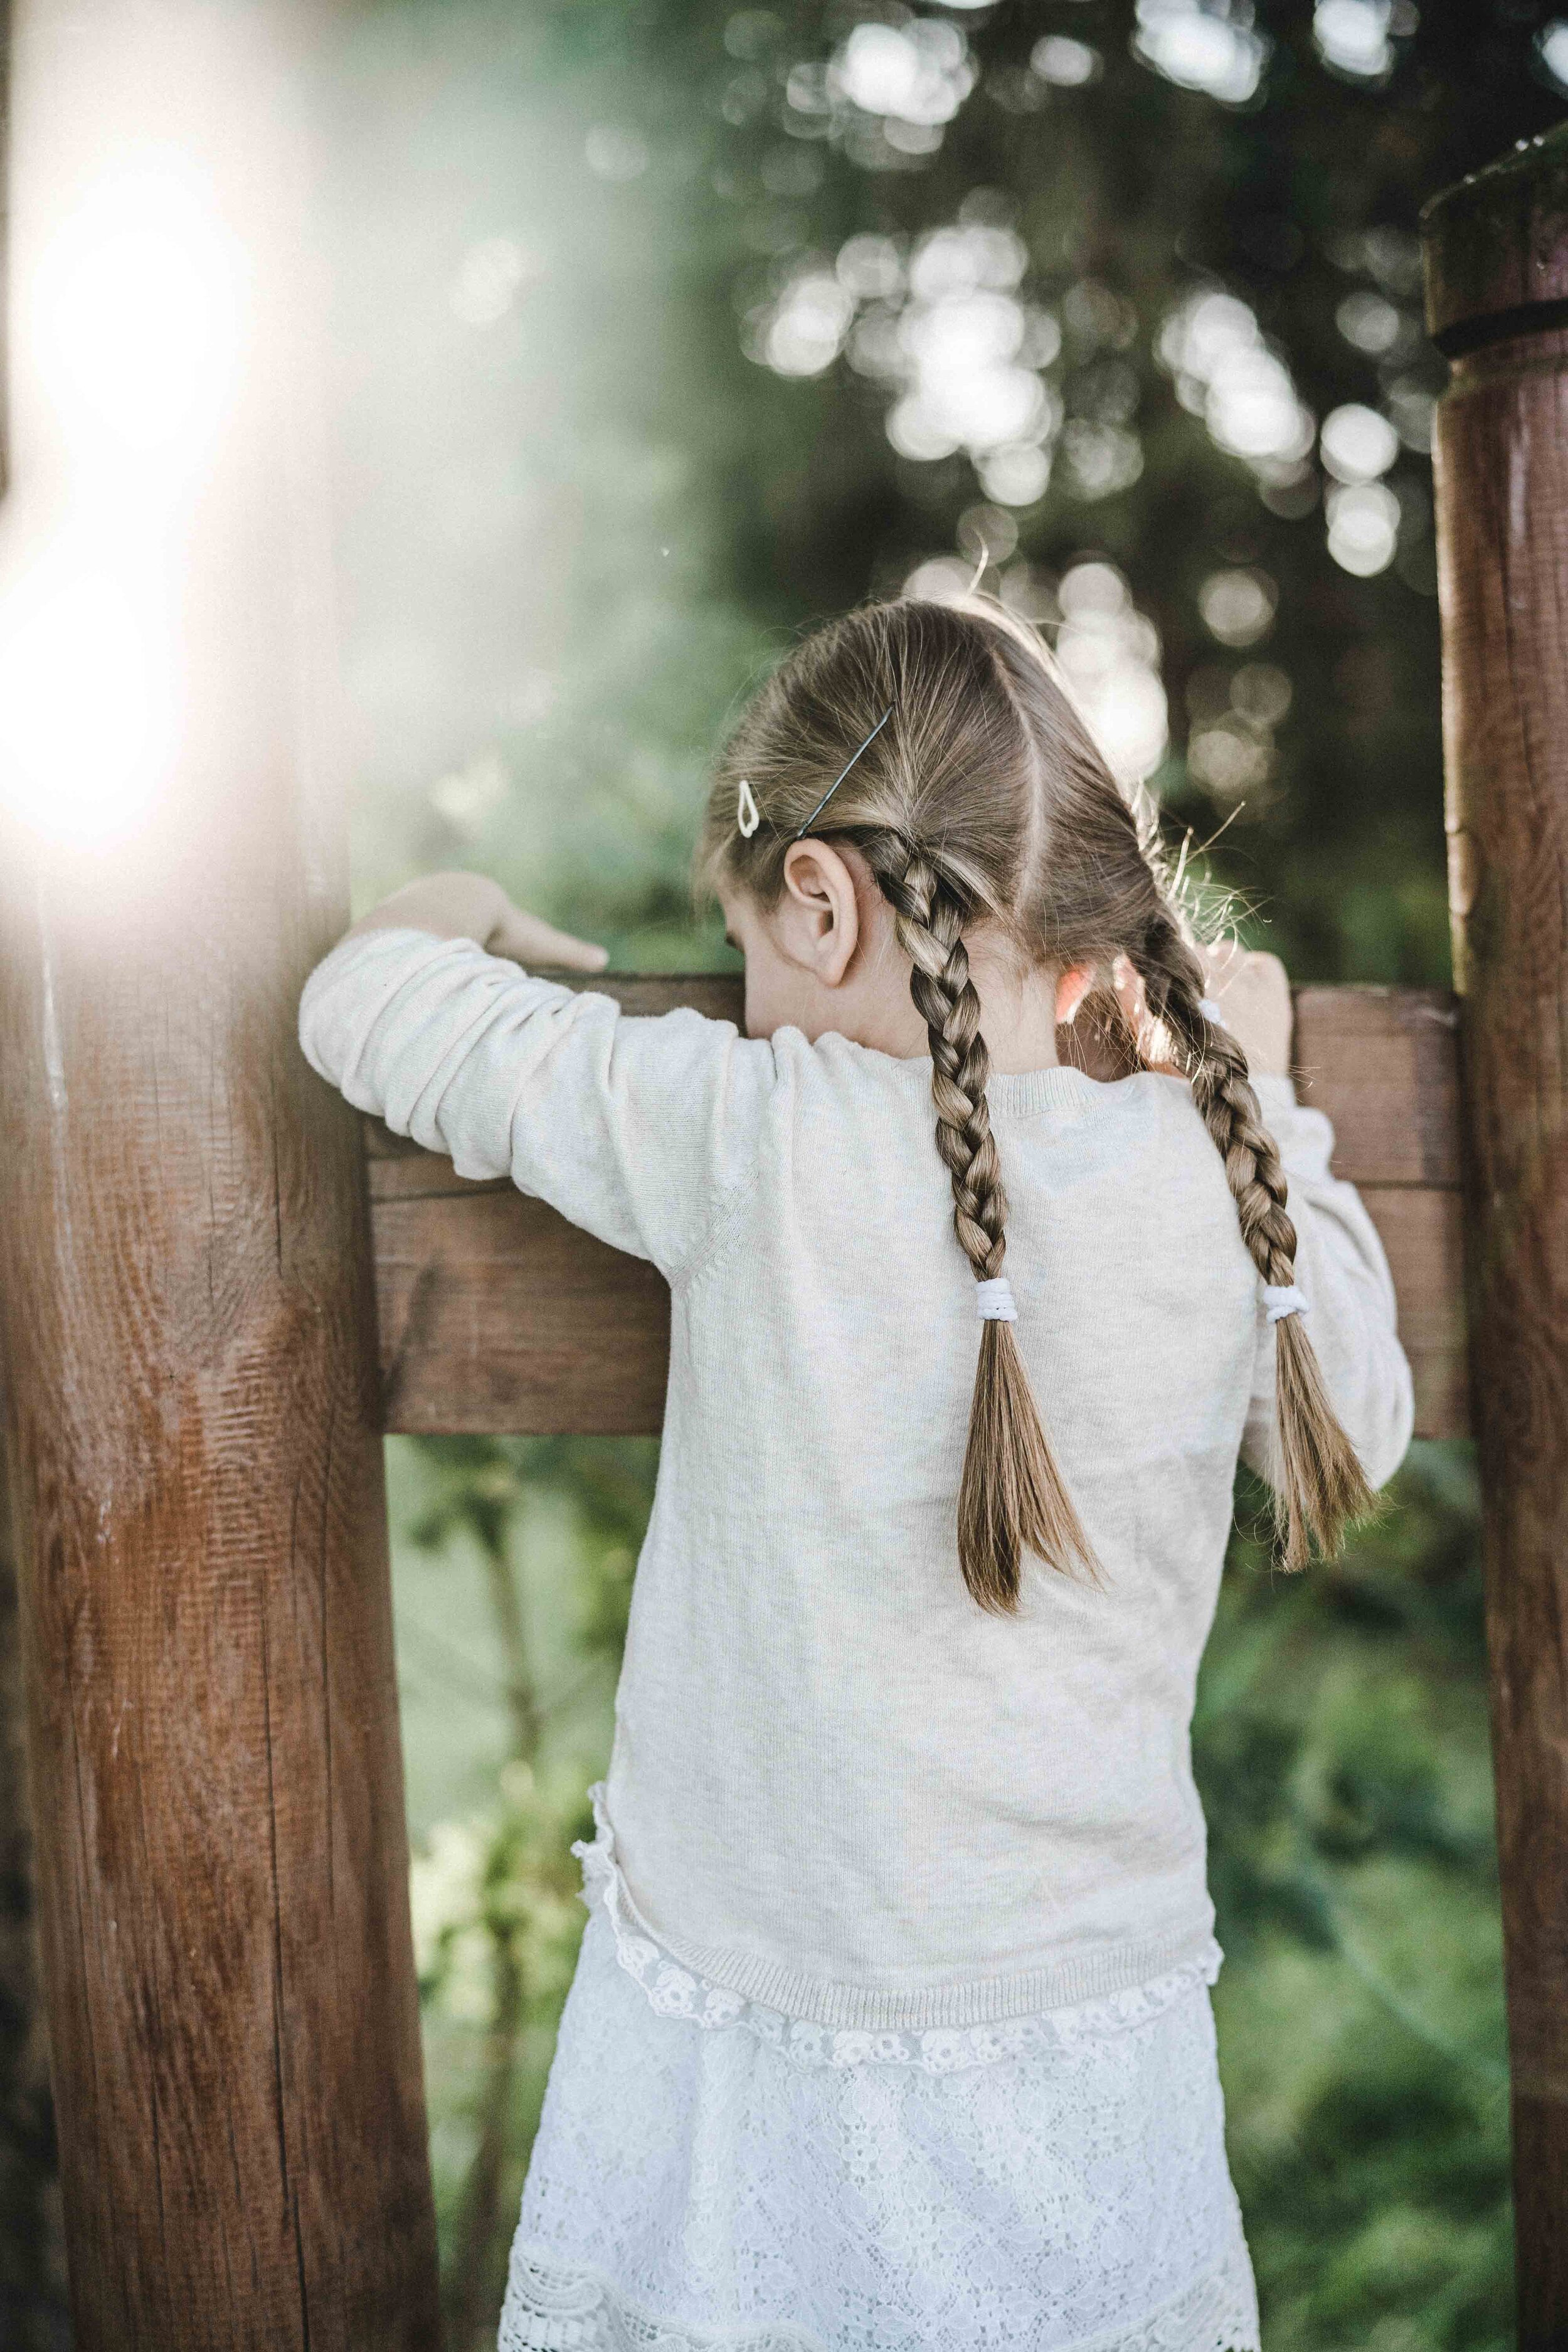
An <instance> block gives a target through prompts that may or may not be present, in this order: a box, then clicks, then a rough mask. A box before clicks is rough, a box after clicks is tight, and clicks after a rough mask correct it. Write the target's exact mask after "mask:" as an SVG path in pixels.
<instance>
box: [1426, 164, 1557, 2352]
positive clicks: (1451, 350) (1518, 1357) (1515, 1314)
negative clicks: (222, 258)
mask: <svg viewBox="0 0 1568 2352" xmlns="http://www.w3.org/2000/svg"><path fill="white" fill-rule="evenodd" d="M1426 268H1427V308H1428V315H1429V322H1430V326H1431V330H1432V332H1433V334H1434V336H1435V338H1436V341H1437V343H1438V345H1439V347H1440V348H1441V349H1442V350H1443V351H1444V352H1446V353H1447V356H1448V357H1449V359H1450V360H1451V361H1452V362H1453V377H1452V382H1451V383H1450V387H1449V389H1448V392H1447V395H1446V397H1445V398H1444V400H1443V401H1442V403H1441V404H1440V407H1439V409H1438V414H1437V429H1436V451H1435V457H1436V484H1437V520H1438V540H1439V548H1440V556H1441V593H1442V613H1443V646H1444V690H1443V701H1444V738H1445V746H1446V764H1447V826H1448V845H1449V877H1450V898H1451V904H1452V910H1453V920H1454V945H1455V964H1456V979H1457V982H1458V989H1459V992H1460V1000H1461V1067H1462V1073H1463V1086H1464V1117H1463V1119H1462V1122H1461V1128H1462V1136H1463V1175H1464V1190H1465V1194H1466V1223H1465V1243H1466V1261H1467V1287H1468V1300H1469V1318H1470V1330H1471V1358H1470V1370H1471V1397H1472V1414H1473V1419H1474V1424H1475V1429H1476V1434H1477V1439H1478V1442H1479V1453H1480V1466H1481V1475H1482V1478H1483V1482H1484V1486H1485V1497H1486V1500H1485V1526H1486V1535H1485V1541H1486V1575H1487V1622H1488V1638H1489V1647H1490V1653H1491V1677H1492V1723H1493V1741H1494V1752H1495V1757H1496V1765H1497V1803H1498V1829H1499V1840H1500V1863H1501V1871H1502V1895H1503V1927H1504V1934H1505V1937H1506V1944H1507V1979H1508V2008H1509V2032H1510V2043H1511V2050H1512V2063H1513V2147H1514V2191H1515V2200H1516V2214H1517V2221H1516V2228H1517V2242H1518V2252H1519V2302H1520V2322H1519V2341H1520V2344H1521V2347H1522V2348H1523V2352H1547V2347H1557V2352H1561V2347H1563V2346H1564V2345H1568V629H1565V622H1568V131H1563V130H1559V131H1552V133H1550V134H1549V135H1548V136H1547V137H1546V138H1544V139H1540V140H1535V141H1532V142H1530V143H1529V144H1528V145H1523V146H1521V147H1520V148H1518V149H1516V150H1515V152H1513V153H1512V154H1510V155H1508V156H1505V157H1504V158H1503V159H1502V160H1501V161H1500V163H1495V164H1493V165H1492V166H1491V167H1490V168H1489V170H1487V171H1485V172H1481V173H1478V174H1477V175H1476V176H1475V177H1474V178H1472V179H1469V180H1467V181H1465V182H1463V183H1462V184H1460V185H1459V186H1458V187H1457V188H1452V189H1450V190H1448V191H1447V193H1446V194H1443V195H1441V196H1439V197H1437V198H1436V200H1435V202H1434V203H1433V204H1432V205H1430V206H1429V207H1428V210H1427V214H1426Z"/></svg>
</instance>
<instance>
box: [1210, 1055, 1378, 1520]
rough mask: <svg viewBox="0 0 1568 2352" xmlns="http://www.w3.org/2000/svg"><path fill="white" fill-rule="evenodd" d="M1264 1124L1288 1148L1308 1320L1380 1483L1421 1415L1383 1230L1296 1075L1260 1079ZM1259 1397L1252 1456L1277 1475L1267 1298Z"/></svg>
mask: <svg viewBox="0 0 1568 2352" xmlns="http://www.w3.org/2000/svg"><path fill="white" fill-rule="evenodd" d="M1255 1083H1256V1085H1257V1089H1258V1102H1259V1105H1260V1107H1261V1108H1262V1112H1263V1118H1264V1124H1265V1125H1266V1126H1267V1128H1268V1131H1269V1133H1270V1134H1271V1135H1272V1136H1273V1138H1274V1139H1275V1141H1276V1143H1277V1144H1278V1145H1279V1156H1280V1158H1281V1160H1283V1162H1284V1167H1285V1174H1286V1179H1287V1181H1288V1182H1289V1211H1290V1217H1291V1220H1292V1222H1293V1223H1294V1224H1295V1227H1296V1236H1297V1250H1296V1280H1297V1282H1298V1284H1299V1285H1300V1288H1301V1290H1302V1291H1303V1292H1304V1293H1305V1295H1306V1297H1307V1302H1308V1315H1307V1328H1308V1330H1309V1332H1310V1335H1311V1340H1312V1346H1313V1349H1314V1350H1315V1352H1316V1354H1317V1358H1318V1361H1319V1363H1320V1364H1321V1367H1322V1371H1323V1378H1324V1380H1325V1381H1326V1382H1327V1385H1328V1390H1329V1394H1330V1396H1331V1398H1332V1400H1333V1405H1334V1410H1335V1412H1337V1413H1338V1414H1339V1417H1340V1420H1341V1422H1342V1424H1343V1426H1344V1429H1345V1431H1346V1433H1348V1435H1349V1437H1350V1439H1351V1442H1352V1444H1353V1445H1354V1447H1355V1449H1356V1452H1357V1453H1358V1454H1360V1456H1361V1460H1362V1466H1363V1469H1364V1470H1365V1472H1366V1475H1367V1477H1368V1480H1369V1481H1370V1483H1371V1484H1372V1485H1373V1486H1385V1485H1386V1484H1387V1482H1388V1480H1389V1479H1390V1478H1392V1477H1393V1475H1394V1472H1395V1471H1396V1470H1397V1469H1398V1467H1399V1465H1400V1463H1401V1462H1402V1461H1403V1460H1404V1458H1405V1448H1406V1447H1407V1446H1408V1445H1409V1443H1410V1434H1411V1429H1412V1425H1413V1423H1414V1418H1415V1404H1414V1400H1413V1397H1412V1393H1411V1384H1410V1366H1409V1364H1408V1363H1407V1362H1406V1360H1405V1350H1404V1349H1403V1348H1402V1347H1401V1346H1400V1344H1399V1339H1398V1335H1397V1328H1396V1321H1395V1305H1394V1282H1393V1278H1392V1276H1390V1274H1389V1271H1388V1260H1387V1259H1386V1258H1385V1257H1384V1252H1383V1244H1382V1242H1381V1241H1380V1240H1379V1239H1378V1235H1377V1229H1376V1227H1375V1226H1374V1225H1373V1222H1372V1219H1371V1218H1370V1217H1369V1216H1368V1215H1367V1213H1366V1211H1365V1209H1364V1208H1363V1205H1362V1202H1361V1197H1360V1195H1359V1193H1358V1192H1356V1189H1355V1187H1354V1185H1353V1184H1346V1183H1343V1182H1342V1181H1340V1180H1339V1179H1338V1178H1337V1177H1334V1176H1331V1174H1330V1172H1329V1160H1330V1156H1331V1153H1332V1150H1333V1148H1334V1131H1333V1129H1332V1128H1331V1126H1330V1124H1329V1122H1328V1120H1327V1119H1326V1118H1324V1117H1323V1115H1322V1113H1321V1111H1316V1110H1308V1109H1306V1108H1303V1107H1302V1106H1301V1105H1300V1104H1299V1103H1298V1102H1297V1100H1296V1090H1295V1088H1294V1087H1293V1086H1292V1085H1291V1084H1290V1082H1289V1079H1288V1078H1267V1077H1266V1078H1259V1079H1258V1080H1257V1081H1255ZM1258 1325H1259V1328H1258V1356H1257V1363H1256V1369H1255V1372H1254V1376H1253V1386H1252V1399H1251V1403H1250V1405H1249V1408H1248V1411H1247V1429H1246V1434H1245V1436H1244V1438H1243V1440H1242V1448H1241V1452H1242V1459H1243V1460H1244V1461H1245V1462H1246V1463H1247V1465H1249V1467H1251V1468H1252V1469H1254V1470H1256V1471H1257V1472H1258V1475H1259V1476H1261V1477H1265V1478H1266V1477H1268V1473H1269V1465H1270V1461H1271V1458H1272V1453H1273V1447H1274V1443H1275V1438H1274V1368H1275V1335H1274V1329H1273V1326H1272V1325H1271V1324H1270V1323H1268V1321H1267V1320H1266V1318H1265V1317H1264V1314H1263V1309H1262V1306H1261V1302H1260V1303H1259V1307H1258Z"/></svg>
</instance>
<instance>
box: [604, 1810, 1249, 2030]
mask: <svg viewBox="0 0 1568 2352" xmlns="http://www.w3.org/2000/svg"><path fill="white" fill-rule="evenodd" d="M589 1793H590V1795H591V1797H592V1799H593V1804H594V1822H595V1829H596V1831H597V1832H598V1835H597V1837H596V1839H595V1846H596V1847H597V1849H598V1850H599V1853H601V1855H602V1856H603V1859H604V1861H605V1863H606V1864H608V1866H609V1868H610V1869H611V1870H613V1871H614V1873H615V1874H616V1880H617V1882H618V1884H617V1887H616V1895H617V1903H618V1906H619V1908H620V1909H621V1910H622V1911H623V1912H624V1914H625V1916H626V1918H627V1919H628V1920H629V1922H630V1923H631V1925H632V1927H634V1928H635V1929H636V1931H637V1934H639V1935H641V1936H643V1937H647V1941H648V1942H649V1943H650V1944H653V1945H657V1947H658V1949H659V1951H660V1952H661V1953H663V1954H664V1955H665V1956H666V1957H667V1958H669V1959H672V1960H674V1961H676V1962H677V1963H678V1964H679V1966H680V1967H681V1968H683V1969H690V1970H691V1972H692V1973H693V1975H695V1976H698V1977H701V1978H704V1979H707V1981H708V1982H709V1983H710V1984H712V1985H717V1986H720V1987H721V1988H722V1989H723V1990H725V1991H727V1992H732V1993H735V1994H737V1995H738V1996H740V1997H741V1998H742V2000H750V2001H755V2002H757V2003H758V2004H759V2005H760V2006H762V2007H763V2008H766V2009H771V2010H776V2011H779V2013H780V2014H781V2015H782V2016H784V2017H788V2018H797V2019H800V2020H802V2021H806V2022H809V2023H811V2024H814V2025H825V2026H837V2027H844V2028H847V2029H849V2030H851V2031H859V2032H871V2033H879V2032H920V2031H921V2030H924V2029H928V2028H932V2027H936V2028H941V2027H955V2026H970V2025H994V2024H997V2023H1000V2022H1001V2021H1003V2020H1005V2019H1009V2018H1026V2017H1037V2016H1040V2015H1042V2014H1043V2013H1045V2012H1046V2011H1050V2010H1057V2009H1070V2008H1073V2007H1074V2006H1076V2004H1077V2003H1078V2002H1079V2001H1085V2000H1105V1999H1107V1998H1108V1997H1109V1996H1110V1995H1111V1994H1114V1993H1121V1992H1130V1991H1133V1990H1136V1989H1137V1988H1138V1987H1139V1986H1141V1985H1144V1984H1147V1983H1148V1982H1149V1980H1150V1979H1152V1978H1154V1977H1160V1976H1163V1975H1165V1974H1166V1973H1167V1972H1168V1971H1169V1970H1171V1969H1180V1968H1184V1967H1186V1966H1188V1965H1194V1966H1200V1967H1201V1966H1203V1965H1204V1964H1205V1963H1206V1962H1208V1961H1210V1960H1211V1958H1213V1956H1214V1955H1215V1941H1214V1928H1213V1924H1212V1921H1211V1920H1210V1919H1208V1918H1205V1919H1203V1920H1201V1921H1194V1922H1193V1923H1191V1924H1190V1925H1189V1926H1186V1927H1180V1928H1176V1929H1173V1930H1171V1931H1168V1932H1167V1933H1166V1934H1165V1935H1163V1936H1156V1937H1146V1938H1144V1939H1143V1940H1142V1941H1141V1942H1138V1943H1131V1944H1113V1945H1110V1946H1109V1947H1108V1948H1106V1949H1105V1950H1103V1951H1098V1952H1089V1953H1084V1954H1081V1955H1079V1956H1078V1957H1076V1958H1072V1959H1067V1960H1057V1961H1054V1962H1050V1963H1047V1965H1046V1966H1044V1967H1042V1968H1035V1969H1025V1970H1023V1971H1021V1972H1020V1973H1018V1974H1016V1975H1013V1976H1005V1977H978V1978H972V1979H969V1980H968V1981H967V1982H966V1983H963V1984H950V1985H925V1986H915V1987H910V1988H904V1987H898V1988H889V1987H885V1986H878V1985H853V1984H841V1983H837V1982H835V1981H834V1980H832V1979H826V1978H823V1977H814V1976H808V1975H806V1974H805V1972H804V1971H803V1970H801V1969H795V1968H791V1967H789V1966H787V1965H786V1964H784V1962H782V1961H777V1960H772V1959H768V1958H764V1957H763V1955H761V1954H757V1953H751V1952H737V1951H734V1950H731V1949H728V1948H724V1947H722V1946H719V1945H705V1944H695V1943H691V1942H689V1941H688V1940H687V1939H686V1938H684V1937H679V1936H672V1935H669V1934H668V1933H667V1931H666V1930H665V1929H664V1928H662V1927H655V1926H654V1924H653V1923H652V1921H651V1920H649V1918H648V1917H647V1914H646V1913H645V1912H644V1911H643V1910H642V1908H641V1907H640V1906H639V1905H638V1904H637V1901H636V1900H635V1898H634V1897H633V1895H632V1894H631V1891H630V1889H629V1887H628V1886H627V1885H626V1876H625V1873H624V1871H623V1870H622V1869H621V1866H620V1863H619V1859H618V1857H617V1855H616V1846H615V1832H614V1830H613V1828H612V1826H611V1823H610V1820H609V1816H608V1813H607V1811H605V1789H604V1784H603V1782H598V1783H596V1784H595V1787H594V1788H593V1789H592V1790H590V1791H589ZM574 1851H575V1852H576V1853H578V1854H579V1855H580V1856H581V1855H584V1854H585V1853H586V1852H587V1851H588V1849H586V1848H585V1847H584V1846H582V1845H579V1846H577V1847H576V1848H574Z"/></svg>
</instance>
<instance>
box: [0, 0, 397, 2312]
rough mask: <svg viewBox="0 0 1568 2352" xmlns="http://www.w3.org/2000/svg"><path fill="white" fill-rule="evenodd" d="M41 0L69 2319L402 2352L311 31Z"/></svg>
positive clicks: (33, 1646) (34, 68) (31, 1452)
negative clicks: (326, 967) (331, 699)
mask: <svg viewBox="0 0 1568 2352" xmlns="http://www.w3.org/2000/svg"><path fill="white" fill-rule="evenodd" d="M17 19H18V21H17V23H16V46H15V68H14V70H15V83H14V92H13V142H14V149H13V152H14V179H13V197H12V223H13V238H14V244H13V253H12V263H13V274H14V280H15V284H16V300H17V310H16V313H15V321H16V325H15V349H16V363H15V376H14V410H13V414H14V434H15V439H14V453H13V454H14V470H13V482H14V487H13V490H12V493H11V497H10V499H9V500H8V502H7V507H6V510H5V542H4V549H3V551H0V553H3V566H4V568H3V576H0V738H4V746H3V749H4V752H5V764H4V767H3V768H0V1368H3V1371H4V1379H5V1392H6V1422H7V1433H8V1437H9V1441H10V1460H11V1470H12V1481H13V1497H14V1502H15V1505H16V1526H17V1538H18V1554H19V1564H20V1584H21V1617H22V1649H23V1664H24V1672H25V1676H26V1685H27V1697H28V1726H29V1739H30V1748H31V1765H32V1782H33V1789H34V1795H35V1805H36V1814H37V1868H38V1877H39V1906H40V1916H41V1927H42V1937H43V1948H44V1956H45V1973H46V1979H47V1994H48V2017H49V2028H50V2037H51V2042H52V2046H53V2065H54V2080H55V2089H56V2101H57V2107H58V2125H59V2136H60V2159H61V2175H62V2181H63V2189H64V2197H65V2210H66V2230H67V2243H68V2259H69V2270H70V2284H71V2297H72V2305H73V2311H74V2318H75V2326H76V2341H77V2346H78V2352H208V2347H212V2352H219V2347H221V2352H239V2347H245V2352H427V2347H434V2346H435V2345H436V2342H437V2317H436V2279H435V2232H434V2224H433V2216H432V2207H431V2197H430V2186H429V2176H428V2169H427V2162H426V2144H425V2138H426V2135H425V2113H424V2100H423V2089H422V2083H421V2073H420V2057H419V2042H418V2021H417V2007H416V1986H415V1980H414V1971H413V1962H412V1952H411V1940H410V1933H409V1920H408V1906H407V1877H406V1866H407V1852H406V1837H405V1823H404V1806H403V1780H402V1769H401V1760H400V1755H399V1746H398V1733H397V1718H396V1699H395V1683H394V1675H393V1650H392V1628H391V1607H390V1591H389V1582H388V1573H387V1554H386V1538H385V1525H384V1492H383V1480H382V1465H381V1445H380V1438H379V1410H378V1402H379V1400H378V1387H377V1376H376V1368H375V1343H374V1307H373V1298H372V1287H371V1266H370V1256H369V1241H368V1234H367V1224H366V1209H365V1200H364V1183H363V1164H362V1158H361V1152H360V1147H359V1141H358V1137H357V1133H356V1128H355V1122H354V1120H353V1117H352V1115H351V1114H350V1113H349V1112H348V1110H347V1109H346V1108H345V1107H344V1106H343V1105H342V1103H341V1102H339V1101H337V1100H335V1099H334V1098H333V1097H332V1096H331V1093H330V1091H329V1090H328V1089H327V1088H326V1087H322V1086H321V1084H320V1083H319V1082H318V1081H317V1080H316V1079H315V1078H314V1077H313V1076H311V1074H310V1072H309V1071H308V1070H307V1068H306V1067H305V1066H304V1064H303V1062H302V1060H301V1058H300V1054H299V1051H298V1048H297V1045H296V1043H295V1036H294V1024H295V1007H296V1003H297V998H298V994H299V990H300V984H301V982H302V981H303V979H304V977H305V975H306V973H307V972H308V971H309V970H310V966H311V964H312V962H313V961H315V959H316V958H317V957H318V956H319V955H320V954H321V952H322V951H323V950H324V949H325V948H326V947H327V946H328V945H329V943H330V942H331V940H332V939H333V937H334V936H335V935H336V933H337V932H338V931H339V930H340V929H341V928H342V924H343V921H344V919H345V915H346V887H345V866H346V860H345V856H344V841H343V831H342V824H341V821H340V817H339V814H338V811H337V808H336V804H335V800H334V797H333V793H332V791H331V772H332V760H331V746H330V740H329V738H328V735H327V734H326V733H325V732H324V731H323V729H322V726H321V711H322V709H323V695H322V682H323V675H324V673H325V672H327V671H329V670H330V667H331V663H330V628H329V619H330V616H329V614H327V612H326V609H325V598H324V596H323V594H322V578H323V571H324V556H323V551H322V548H321V543H320V531H321V518H322V516H323V514H324V512H325V500H324V497H323V495H322V489H323V486H322V482H321V477H320V469H319V467H318V465H317V463H316V459H315V457H314V449H315V440H314V432H313V426H312V412H311V399H310V347H309V337H308V335H306V334H305V333H304V332H303V330H302V322H304V321H306V320H308V318H309V315H310V308H311V289H310V282H309V275H308V270H307V269H306V268H305V256H306V255H307V253H308V251H309V246H308V241H307V237H306V233H305V226H304V222H303V219H302V197H303V186H302V178H303V172H304V165H305V158H306V152H307V150H306V147H305V144H304V142H303V133H302V131H301V128H300V104H299V92H298V89H297V87H296V78H295V74H294V71H293V69H292V64H291V54H292V50H293V47H294V42H293V35H292V32H291V28H290V26H289V24H288V22H287V21H286V20H285V19H284V18H283V17H282V16H280V15H279V14H278V13H277V12H276V11H273V10H271V9H269V8H266V7H262V6H259V5H249V0H247V5H226V0H204V5H199V6H198V5H185V0H138V5H135V6H134V7H132V6H131V5H127V0H21V5H20V6H19V7H18V10H17ZM324 655H325V656H329V657H328V658H323V656H324ZM6 802H9V803H10V806H9V808H8V809H6V808H5V805H4V804H5V803H6Z"/></svg>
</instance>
